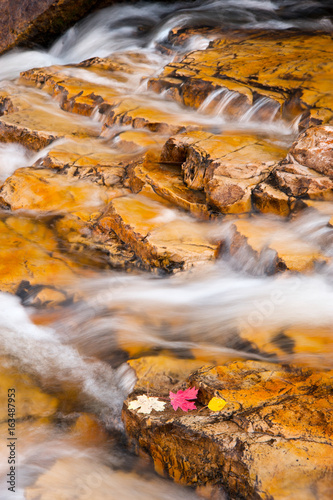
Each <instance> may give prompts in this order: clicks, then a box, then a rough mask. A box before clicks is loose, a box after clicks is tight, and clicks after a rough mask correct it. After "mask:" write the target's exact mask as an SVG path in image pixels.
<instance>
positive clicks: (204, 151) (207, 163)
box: [161, 132, 285, 213]
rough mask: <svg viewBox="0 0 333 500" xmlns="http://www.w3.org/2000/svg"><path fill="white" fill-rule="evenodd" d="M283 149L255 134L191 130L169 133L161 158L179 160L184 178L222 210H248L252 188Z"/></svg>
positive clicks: (217, 208) (274, 163)
mask: <svg viewBox="0 0 333 500" xmlns="http://www.w3.org/2000/svg"><path fill="white" fill-rule="evenodd" d="M284 155H285V151H284V150H283V149H281V148H277V147H275V146H272V145H270V144H268V143H265V142H264V141H262V140H259V139H258V138H257V137H255V136H245V135H237V136H230V135H227V134H226V135H212V134H209V133H207V132H191V133H186V134H181V135H179V136H175V137H172V138H171V139H169V141H167V143H166V144H165V146H164V148H163V150H162V154H161V161H176V162H182V170H183V172H184V181H185V183H186V184H187V185H188V186H189V187H191V188H192V189H202V190H204V191H205V194H206V197H207V204H208V205H211V206H212V208H214V209H215V210H218V211H220V212H222V213H239V212H249V211H250V210H251V208H252V206H251V194H252V190H253V189H254V188H255V187H256V186H257V185H258V184H259V183H260V182H262V181H264V180H265V179H267V178H268V176H269V175H270V173H271V172H272V170H273V167H274V165H276V164H277V162H278V161H279V160H281V159H282V158H283V157H284Z"/></svg>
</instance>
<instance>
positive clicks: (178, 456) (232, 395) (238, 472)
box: [123, 361, 333, 500]
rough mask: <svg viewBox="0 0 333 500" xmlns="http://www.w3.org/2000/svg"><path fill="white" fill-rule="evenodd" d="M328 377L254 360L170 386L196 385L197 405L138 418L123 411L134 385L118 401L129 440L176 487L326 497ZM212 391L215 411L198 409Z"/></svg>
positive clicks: (331, 475) (236, 495)
mask: <svg viewBox="0 0 333 500" xmlns="http://www.w3.org/2000/svg"><path fill="white" fill-rule="evenodd" d="M332 377H333V374H332V372H331V371H329V372H321V371H315V370H310V369H301V368H297V367H293V366H290V367H288V368H285V367H283V366H282V365H277V364H269V363H263V362H255V361H245V362H242V361H238V362H233V363H229V364H226V365H224V366H217V367H215V368H207V367H206V368H205V367H204V368H202V369H199V370H198V371H196V372H194V373H193V374H192V375H190V376H189V378H188V380H187V381H185V380H184V382H183V384H178V385H176V386H175V387H174V388H173V391H176V390H177V389H179V388H180V387H181V388H185V387H188V385H190V386H195V387H197V388H198V389H199V393H198V401H199V403H198V409H197V410H194V411H191V412H189V413H184V412H182V410H177V411H176V412H175V411H173V409H172V408H171V406H169V405H168V406H167V407H166V409H165V410H164V411H163V412H158V413H157V412H154V411H153V412H152V413H151V414H150V415H142V414H141V415H140V414H138V413H137V412H136V411H135V410H129V409H128V403H129V401H131V400H132V399H133V398H134V397H135V395H138V394H139V393H141V394H142V392H144V391H143V388H142V389H141V388H140V386H138V390H137V391H135V392H134V393H133V394H132V395H130V396H129V398H128V400H127V401H126V402H125V404H124V408H123V420H124V423H125V426H126V430H127V432H128V434H129V436H130V437H131V440H132V443H133V444H134V446H135V447H136V449H141V450H143V451H144V452H146V453H148V454H149V455H151V457H152V459H153V461H154V465H155V469H156V470H157V472H159V473H160V474H164V475H170V476H171V477H172V478H174V479H175V481H177V482H181V483H182V484H188V485H192V486H199V487H202V486H207V485H210V486H215V487H217V488H220V490H221V491H222V492H223V493H224V494H226V495H227V496H228V498H231V499H234V500H236V499H237V500H240V499H244V500H245V499H248V498H253V499H267V498H272V499H273V500H279V499H281V500H282V499H285V498H300V497H301V498H306V499H307V500H312V499H313V500H314V499H315V498H316V497H317V495H318V492H320V493H319V494H320V498H323V499H325V500H326V499H327V500H328V499H329V498H330V495H331V487H332V481H333V462H332V444H333V443H332V429H331V427H332V423H333V422H332V411H331V410H332V401H331V394H330V393H331V385H332V380H333V378H332ZM152 395H154V396H157V397H158V396H162V394H161V393H160V392H159V391H152ZM214 396H220V397H222V398H223V399H224V400H225V401H226V402H227V405H226V406H225V407H224V409H223V410H222V411H221V412H217V413H213V412H210V411H209V410H208V408H205V407H203V406H200V404H201V405H207V404H208V402H209V400H210V399H211V398H212V397H214ZM314 422H316V425H313V423H314ZM268 464H269V466H268ZM272 467H273V468H274V474H272Z"/></svg>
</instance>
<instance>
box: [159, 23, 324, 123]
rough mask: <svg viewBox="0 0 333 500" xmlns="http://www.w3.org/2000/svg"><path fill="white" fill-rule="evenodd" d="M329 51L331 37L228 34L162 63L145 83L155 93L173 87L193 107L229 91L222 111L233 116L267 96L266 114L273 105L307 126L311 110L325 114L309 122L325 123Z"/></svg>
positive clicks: (275, 108) (288, 34) (297, 33)
mask: <svg viewBox="0 0 333 500" xmlns="http://www.w3.org/2000/svg"><path fill="white" fill-rule="evenodd" d="M323 47H325V48H324V49H323ZM332 52H333V47H332V39H331V37H330V35H328V34H325V33H311V34H310V33H307V34H303V33H300V32H298V31H296V30H295V31H290V30H289V31H288V33H286V32H285V31H276V32H274V31H270V32H267V31H260V30H251V31H246V30H243V31H233V32H232V31H230V32H227V33H223V34H221V35H220V36H219V37H218V38H217V39H216V40H214V41H213V42H211V43H210V45H209V47H208V48H207V49H205V50H200V51H195V52H191V53H190V54H187V55H185V57H184V58H183V59H182V60H181V61H179V62H172V63H170V64H169V65H167V66H166V67H165V68H164V71H163V72H162V73H161V75H160V76H159V77H157V78H153V79H151V80H150V87H151V88H152V89H153V90H155V91H157V92H160V91H162V90H166V89H170V88H173V89H174V90H176V91H177V96H178V99H181V100H182V102H183V103H184V104H185V105H186V106H194V107H196V108H197V107H199V106H200V105H201V104H202V103H203V101H204V100H205V99H206V97H207V96H208V95H209V94H210V93H211V92H212V91H214V90H216V89H228V91H230V92H234V94H233V99H232V101H231V103H229V106H227V107H226V108H225V110H224V112H226V113H229V114H233V116H235V113H236V114H237V109H238V112H241V113H245V112H246V110H249V109H250V107H251V106H252V105H253V104H255V103H257V102H259V100H260V99H262V98H269V99H270V100H271V104H272V107H271V108H270V109H269V113H271V112H272V110H273V108H274V110H275V111H274V112H276V110H277V107H276V106H278V107H280V114H281V115H282V116H283V117H284V118H287V119H291V118H293V117H295V116H297V115H299V114H302V116H303V117H304V119H305V120H306V121H307V122H309V116H310V118H311V115H310V109H311V108H312V107H315V108H316V109H317V110H319V111H321V110H323V111H324V112H323V113H319V114H318V113H317V116H316V115H313V116H314V118H313V120H314V121H317V123H318V121H319V122H322V121H324V122H330V121H332V120H333V109H332V72H331V60H332ZM272 54H274V64H272ZM174 94H175V92H174ZM170 95H171V96H172V94H170ZM271 116H272V115H270V117H271Z"/></svg>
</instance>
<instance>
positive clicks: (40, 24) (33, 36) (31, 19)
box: [0, 0, 112, 53]
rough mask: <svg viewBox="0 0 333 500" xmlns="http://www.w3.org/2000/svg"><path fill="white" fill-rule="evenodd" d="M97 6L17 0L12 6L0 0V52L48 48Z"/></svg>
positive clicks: (93, 1)
mask: <svg viewBox="0 0 333 500" xmlns="http://www.w3.org/2000/svg"><path fill="white" fill-rule="evenodd" d="M106 3H107V4H111V3H112V1H111V0H110V1H109V2H105V1H104V4H106ZM99 4H101V1H100V0H76V1H73V0H17V2H15V6H14V5H13V3H12V2H11V0H1V2H0V53H2V52H4V51H6V50H9V49H12V48H13V47H17V46H25V47H33V46H36V45H43V46H44V47H46V46H49V45H50V44H51V42H52V41H53V40H54V39H55V38H57V37H58V36H59V35H62V34H63V33H64V31H65V30H66V29H68V28H69V27H70V26H72V25H73V24H74V23H76V22H77V21H79V19H81V18H83V17H84V16H85V15H87V14H88V12H90V11H91V10H92V9H93V8H94V7H97V6H98V5H99Z"/></svg>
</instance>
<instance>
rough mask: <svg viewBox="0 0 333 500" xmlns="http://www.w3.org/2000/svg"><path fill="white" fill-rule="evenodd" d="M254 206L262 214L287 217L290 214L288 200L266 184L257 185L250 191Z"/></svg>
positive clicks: (282, 193)
mask: <svg viewBox="0 0 333 500" xmlns="http://www.w3.org/2000/svg"><path fill="white" fill-rule="evenodd" d="M252 201H253V204H254V206H255V207H256V208H257V209H258V210H259V211H260V212H261V213H263V214H266V213H272V214H276V215H281V216H288V215H289V214H290V212H291V200H290V198H289V197H288V196H287V195H286V194H285V193H284V192H283V191H280V190H279V189H276V188H274V187H273V186H271V185H270V184H267V183H266V182H262V183H260V184H258V185H257V186H256V187H255V188H254V189H253V191H252Z"/></svg>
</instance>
